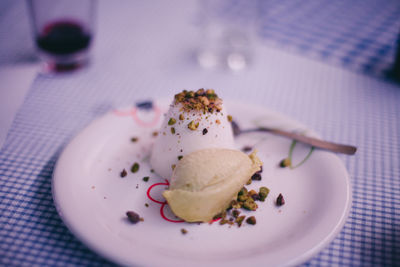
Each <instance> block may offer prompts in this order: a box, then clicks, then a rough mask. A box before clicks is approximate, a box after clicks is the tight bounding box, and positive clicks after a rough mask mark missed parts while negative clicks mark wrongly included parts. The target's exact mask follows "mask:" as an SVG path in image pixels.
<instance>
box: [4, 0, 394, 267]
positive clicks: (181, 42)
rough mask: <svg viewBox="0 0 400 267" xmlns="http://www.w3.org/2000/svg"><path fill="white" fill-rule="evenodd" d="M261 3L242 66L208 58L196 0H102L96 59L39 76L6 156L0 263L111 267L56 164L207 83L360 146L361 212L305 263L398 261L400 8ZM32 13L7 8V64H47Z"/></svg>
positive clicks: (356, 204)
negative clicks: (57, 187)
mask: <svg viewBox="0 0 400 267" xmlns="http://www.w3.org/2000/svg"><path fill="white" fill-rule="evenodd" d="M232 3H234V2H232ZM235 8H239V10H240V9H241V7H240V6H239V7H237V6H235V5H234V4H233V8H232V10H230V11H229V12H235ZM259 11H260V12H261V14H262V16H261V18H262V19H260V21H258V23H257V25H258V27H257V34H258V38H257V40H256V44H255V45H254V57H253V62H252V64H251V66H250V68H248V69H246V70H243V71H241V72H237V73H233V72H231V71H229V70H226V69H217V70H213V71H210V70H204V69H202V68H200V67H199V66H198V65H197V64H196V62H195V60H194V58H193V53H194V51H196V49H197V48H198V44H199V38H200V37H199V34H198V32H199V31H198V28H199V22H198V16H197V17H196V14H197V13H196V5H195V2H193V1H176V0H174V1H141V2H139V1H137V2H136V1H119V2H118V3H117V4H116V3H115V2H112V4H111V2H106V1H99V5H98V17H97V35H96V39H95V45H94V47H93V54H92V62H91V65H90V66H89V67H88V68H86V69H84V70H82V71H79V72H75V73H72V74H64V75H57V76H52V77H51V76H45V75H38V76H37V77H36V79H35V80H34V82H33V84H32V86H31V88H30V89H29V91H28V93H27V95H26V97H25V100H24V102H23V104H22V106H21V107H20V108H19V110H18V112H17V114H16V116H15V118H14V121H13V123H12V126H11V128H10V130H9V131H8V136H7V139H6V142H5V144H4V147H3V148H2V150H1V151H0V265H5V266H8V265H11V266H22V265H26V266H34V265H57V264H59V265H112V263H110V262H108V261H107V260H105V259H103V258H102V257H100V256H98V255H96V254H95V253H93V252H91V251H90V250H89V249H88V248H87V247H86V246H85V245H83V244H82V243H81V242H80V241H78V240H77V239H76V238H75V237H74V236H73V235H72V234H71V233H70V232H69V231H68V229H67V228H66V227H65V225H64V224H63V222H62V221H61V219H60V217H59V216H58V214H57V212H56V210H55V207H54V205H53V200H52V195H51V177H52V172H53V168H54V165H55V163H56V161H57V158H58V156H59V155H60V153H61V151H62V149H63V148H64V147H65V146H66V145H67V144H68V142H69V141H70V140H71V139H72V138H73V137H74V136H75V135H76V134H77V133H79V131H81V130H82V129H83V128H84V127H85V126H86V125H88V124H89V123H90V122H91V121H92V120H93V119H94V118H96V117H99V116H100V115H102V114H104V113H105V112H107V111H109V110H111V109H113V108H115V107H119V106H125V105H132V104H134V103H135V102H137V101H140V100H145V99H148V98H154V97H168V96H171V95H172V94H174V93H175V92H177V91H178V90H180V89H182V88H188V89H196V88H201V87H213V88H218V91H219V92H220V94H221V95H223V96H226V97H225V98H227V99H231V100H243V101H246V102H248V103H254V104H257V105H262V106H265V107H268V108H270V109H273V110H276V111H279V112H282V113H284V114H286V115H288V116H290V117H293V118H295V119H296V120H298V121H301V122H303V123H304V124H305V125H307V126H308V127H310V128H311V129H314V130H315V131H317V132H318V133H320V135H321V136H322V137H323V138H324V139H326V140H331V141H335V142H340V143H349V144H353V145H356V146H357V147H358V152H357V154H356V155H355V156H340V157H341V159H342V160H343V162H344V164H345V166H346V167H347V169H348V171H349V173H350V176H351V178H350V179H351V185H352V190H353V204H352V208H351V212H350V215H349V218H348V220H347V222H346V224H345V225H344V228H343V230H342V231H341V232H340V234H339V235H338V236H337V238H335V239H334V240H333V241H332V242H331V244H329V245H328V246H327V247H326V248H325V249H324V250H322V251H321V252H320V253H319V254H317V255H316V256H315V257H314V258H312V259H311V260H310V261H308V262H306V263H305V265H310V266H311V265H312V266H320V265H338V266H345V265H347V266H349V265H352V266H353V265H357V266H369V265H374V266H376V265H386V266H387V265H399V264H400V197H399V193H400V104H399V103H400V87H399V85H398V84H396V83H393V82H390V81H389V80H387V79H386V78H385V77H386V73H387V70H388V69H390V67H391V65H392V64H393V59H394V54H395V47H396V42H397V35H398V31H399V29H400V2H399V1H384V2H382V1H378V0H376V1H375V0H366V1H327V0H323V1H307V2H304V1H266V2H264V3H263V4H262V6H261V7H260V10H259ZM26 14H27V10H26V6H25V2H22V1H2V3H1V4H0V38H1V42H0V45H1V48H2V49H0V65H7V64H8V65H18V64H19V63H24V62H31V61H34V60H35V56H34V45H33V43H32V41H31V35H30V28H29V23H28V19H27V15H26ZM289 14H290V16H289ZM170 29H174V30H170Z"/></svg>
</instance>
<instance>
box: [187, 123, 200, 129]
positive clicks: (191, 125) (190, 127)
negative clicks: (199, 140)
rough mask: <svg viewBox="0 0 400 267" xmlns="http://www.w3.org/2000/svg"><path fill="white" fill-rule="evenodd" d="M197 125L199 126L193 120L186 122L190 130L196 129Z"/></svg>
mask: <svg viewBox="0 0 400 267" xmlns="http://www.w3.org/2000/svg"><path fill="white" fill-rule="evenodd" d="M197 127H199V123H198V122H197V123H196V122H194V121H191V122H189V124H188V128H189V129H190V130H192V131H194V130H196V129H197Z"/></svg>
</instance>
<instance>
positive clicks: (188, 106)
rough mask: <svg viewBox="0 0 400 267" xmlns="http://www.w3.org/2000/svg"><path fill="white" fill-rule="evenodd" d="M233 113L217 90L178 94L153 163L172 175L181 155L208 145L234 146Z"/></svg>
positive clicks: (156, 145)
mask: <svg viewBox="0 0 400 267" xmlns="http://www.w3.org/2000/svg"><path fill="white" fill-rule="evenodd" d="M230 121H231V117H230V116H229V115H228V112H227V111H226V109H225V107H224V106H223V103H222V100H221V99H220V98H218V96H217V95H216V94H215V92H214V90H210V89H209V90H203V89H200V90H197V91H196V92H193V91H189V92H188V91H183V92H181V93H179V94H177V95H175V98H174V100H173V102H172V104H171V106H170V108H169V110H168V112H167V114H166V115H165V118H164V122H163V124H162V126H161V128H160V130H159V133H158V136H157V139H156V140H155V143H154V146H153V149H152V154H151V158H150V164H151V166H152V168H153V169H154V170H155V172H156V173H157V174H158V175H160V176H161V177H163V178H166V179H170V178H171V175H172V171H173V169H174V167H175V166H176V165H177V164H178V161H179V159H180V158H182V157H184V156H185V155H187V154H189V153H191V152H194V151H196V150H201V149H206V148H234V140H233V132H232V127H231V122H230Z"/></svg>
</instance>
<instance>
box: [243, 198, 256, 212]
mask: <svg viewBox="0 0 400 267" xmlns="http://www.w3.org/2000/svg"><path fill="white" fill-rule="evenodd" d="M243 208H245V209H246V210H252V211H254V210H256V209H257V208H258V206H257V204H256V203H255V202H254V199H252V198H251V197H250V198H248V199H247V200H246V201H245V202H244V203H243Z"/></svg>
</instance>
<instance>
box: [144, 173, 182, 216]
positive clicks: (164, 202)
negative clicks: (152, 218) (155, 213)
mask: <svg viewBox="0 0 400 267" xmlns="http://www.w3.org/2000/svg"><path fill="white" fill-rule="evenodd" d="M160 185H166V186H169V182H168V180H167V179H165V183H156V184H153V185H151V186H150V187H149V189H147V193H146V194H147V197H148V198H149V199H150V200H151V201H153V202H155V203H157V204H161V207H160V215H161V217H162V218H163V219H164V220H166V221H168V222H173V223H182V222H184V220H173V219H170V218H168V217H167V216H165V213H164V208H165V206H166V205H168V203H167V201H159V200H157V199H154V198H153V197H152V196H151V194H150V192H151V190H152V189H153V188H154V187H156V186H160Z"/></svg>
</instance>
